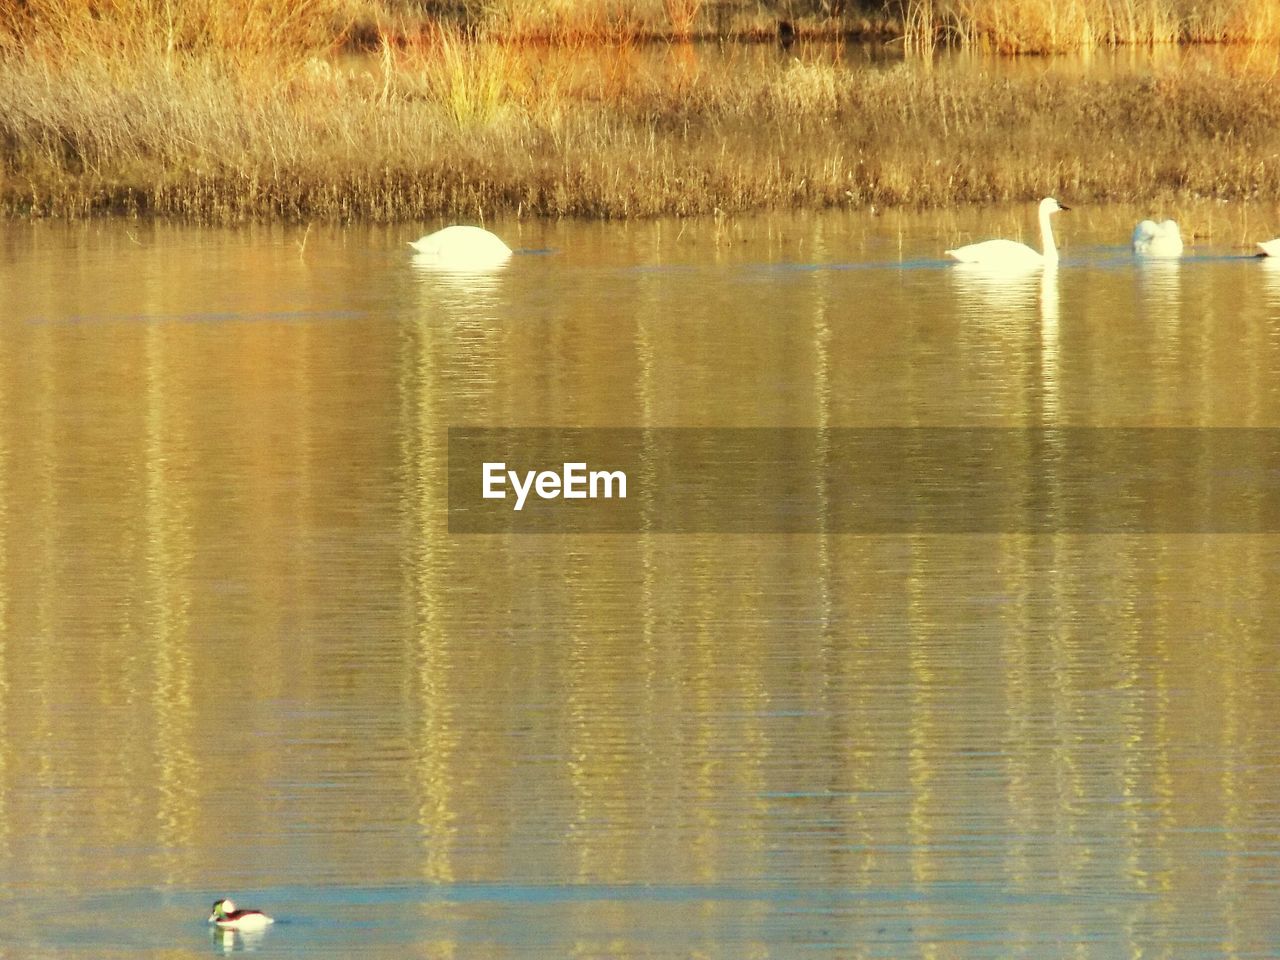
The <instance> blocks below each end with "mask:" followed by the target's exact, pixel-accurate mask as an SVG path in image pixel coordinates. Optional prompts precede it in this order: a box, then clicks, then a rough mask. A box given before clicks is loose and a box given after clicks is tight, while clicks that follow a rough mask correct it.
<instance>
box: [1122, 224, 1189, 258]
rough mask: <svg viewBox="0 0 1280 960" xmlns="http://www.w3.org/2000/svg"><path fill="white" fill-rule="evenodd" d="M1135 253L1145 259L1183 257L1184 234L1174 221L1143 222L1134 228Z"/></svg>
mask: <svg viewBox="0 0 1280 960" xmlns="http://www.w3.org/2000/svg"><path fill="white" fill-rule="evenodd" d="M1133 252H1134V253H1136V254H1138V255H1139V256H1144V257H1180V256H1182V232H1181V231H1180V230H1179V229H1178V225H1177V224H1176V223H1175V222H1174V221H1172V220H1164V221H1161V222H1160V223H1156V222H1155V221H1154V220H1143V221H1142V222H1141V223H1140V224H1138V225H1137V226H1136V227H1134V228H1133Z"/></svg>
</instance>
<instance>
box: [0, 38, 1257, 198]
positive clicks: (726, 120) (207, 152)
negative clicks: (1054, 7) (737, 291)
mask: <svg viewBox="0 0 1280 960" xmlns="http://www.w3.org/2000/svg"><path fill="white" fill-rule="evenodd" d="M770 63H772V66H769V67H767V68H762V67H760V65H759V62H758V61H755V62H754V64H755V65H754V66H753V67H752V68H751V69H746V68H744V69H740V70H739V69H733V64H732V63H730V64H729V65H728V68H726V65H725V63H723V62H722V61H717V62H716V65H715V69H708V68H705V67H704V66H703V65H702V64H700V62H699V60H698V57H697V53H696V49H695V48H686V47H673V48H671V50H670V51H669V52H668V53H667V54H665V55H662V56H652V55H650V56H643V57H642V56H638V55H637V54H636V51H635V50H634V49H633V48H628V47H626V46H625V45H619V46H617V47H614V48H609V49H608V50H607V52H606V53H605V54H604V55H602V56H600V57H598V58H596V59H594V60H589V61H583V62H577V61H574V60H572V58H569V59H565V60H558V59H554V58H552V59H548V58H547V57H546V52H545V51H540V50H528V49H525V48H522V47H518V46H513V45H510V44H502V43H499V42H494V41H474V42H473V41H468V40H466V39H465V38H464V37H463V36H461V35H460V34H459V33H457V32H453V33H450V32H447V31H445V32H441V33H439V34H438V35H436V36H434V37H424V39H423V40H422V41H421V43H420V44H419V45H418V46H415V47H413V48H406V47H392V46H390V45H387V46H386V47H384V49H383V51H382V52H381V53H380V55H379V56H378V57H377V58H374V59H373V60H372V61H370V62H367V63H360V64H356V65H345V66H344V65H342V64H340V63H336V62H334V61H331V60H329V59H327V58H323V57H313V58H311V59H309V60H301V61H298V62H297V63H295V64H293V65H290V66H288V67H282V66H281V65H280V64H279V63H272V64H269V65H265V66H263V67H262V69H261V70H259V71H257V72H254V71H252V70H250V69H249V68H247V67H246V66H245V65H244V64H243V63H238V64H228V63H227V62H226V61H224V60H222V59H220V58H216V57H197V56H188V57H185V58H181V59H178V60H176V61H174V62H171V63H163V62H159V61H155V62H152V61H143V62H138V61H134V60H128V59H116V60H111V59H108V58H101V59H99V60H96V61H90V62H67V61H65V60H57V59H51V58H47V57H43V56H41V57H32V56H23V57H6V58H0V89H3V90H4V91H5V97H4V100H3V106H2V107H0V145H2V147H0V148H2V149H3V163H4V166H3V171H4V172H3V178H2V179H0V204H2V206H3V208H4V209H5V210H6V211H8V212H10V213H19V214H29V215H49V214H56V215H73V216H83V215H89V214H94V213H98V212H104V211H125V212H132V211H138V212H153V213H159V214H166V215H175V216H181V217H189V218H195V219H201V220H209V221H219V222H226V221H235V220H239V219H243V218H256V217H286V218H293V219H302V218H332V219H339V220H341V219H349V218H367V219H374V220H394V219H408V218H424V217H427V216H435V215H441V214H448V215H453V216H457V217H472V218H475V217H492V216H494V215H495V214H498V213H512V212H519V213H523V214H536V215H548V216H565V215H573V216H591V217H633V216H648V215H655V214H682V215H689V214H700V213H708V212H711V211H714V210H721V211H737V210H746V209H751V208H761V207H770V206H793V207H794V206H804V207H821V206H830V205H851V206H863V205H868V204H881V205H887V204H911V205H937V204H952V203H959V202H969V201H990V200H1010V199H1031V198H1035V197H1038V196H1041V195H1044V194H1047V193H1056V194H1059V195H1061V196H1064V197H1072V198H1074V199H1077V200H1086V199H1115V200H1140V199H1146V198H1151V197H1154V196H1157V195H1161V196H1162V195H1169V194H1181V195H1193V194H1194V195H1204V196H1216V197H1223V198H1246V197H1254V196H1257V195H1259V194H1261V195H1264V196H1266V197H1268V198H1276V197H1280V160H1278V159H1277V158H1278V157H1280V102H1277V101H1275V100H1274V98H1273V99H1267V98H1260V97H1258V95H1257V87H1258V82H1259V80H1258V76H1257V75H1256V74H1255V73H1253V72H1250V71H1241V72H1239V73H1234V72H1232V73H1222V72H1202V71H1186V70H1183V71H1179V72H1170V73H1168V74H1167V75H1162V76H1159V77H1157V78H1154V79H1153V78H1149V77H1148V78H1144V77H1137V76H1121V77H1112V78H1107V79H1079V78H1070V77H1054V76H1052V75H1050V76H1036V77H1032V76H1026V77H1022V78H997V77H992V76H983V75H980V74H974V73H966V74H958V73H949V72H948V73H943V72H934V73H930V72H927V71H923V70H920V69H916V68H914V67H912V66H911V65H910V64H907V65H904V66H901V67H898V68H894V69H889V70H882V71H867V70H854V69H851V68H847V67H844V66H841V65H840V64H839V63H833V62H831V61H830V60H829V59H827V58H819V57H813V58H807V59H805V58H796V57H786V58H784V57H777V58H774V59H773V60H771V61H770ZM566 64H569V66H566ZM611 76H612V77H614V79H613V80H612V81H610V80H609V77H611Z"/></svg>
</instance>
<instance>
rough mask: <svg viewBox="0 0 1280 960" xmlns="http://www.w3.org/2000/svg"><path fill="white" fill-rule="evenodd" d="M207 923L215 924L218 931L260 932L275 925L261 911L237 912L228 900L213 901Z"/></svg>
mask: <svg viewBox="0 0 1280 960" xmlns="http://www.w3.org/2000/svg"><path fill="white" fill-rule="evenodd" d="M207 922H209V923H214V924H217V925H218V929H220V930H262V929H264V928H265V927H267V926H268V925H269V924H272V923H275V921H274V920H272V919H271V918H270V917H268V916H267V915H266V914H265V913H263V912H262V911H261V910H237V909H236V905H235V904H234V903H232V902H231V901H230V900H215V901H214V902H213V913H211V914H209V919H208V921H207Z"/></svg>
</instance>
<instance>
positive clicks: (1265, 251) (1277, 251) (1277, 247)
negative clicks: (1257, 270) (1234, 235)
mask: <svg viewBox="0 0 1280 960" xmlns="http://www.w3.org/2000/svg"><path fill="white" fill-rule="evenodd" d="M1258 249H1259V250H1261V251H1262V253H1260V254H1259V256H1262V257H1280V237H1276V238H1275V239H1274V240H1263V241H1262V242H1260V243H1259V244H1258Z"/></svg>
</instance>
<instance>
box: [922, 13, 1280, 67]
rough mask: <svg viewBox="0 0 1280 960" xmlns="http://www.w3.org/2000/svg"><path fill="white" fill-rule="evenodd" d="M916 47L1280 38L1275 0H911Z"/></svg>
mask: <svg viewBox="0 0 1280 960" xmlns="http://www.w3.org/2000/svg"><path fill="white" fill-rule="evenodd" d="M903 10H904V22H905V34H906V42H907V45H908V47H909V48H911V49H918V50H930V49H932V46H933V45H934V44H936V43H937V42H939V41H940V40H946V41H949V42H954V43H958V44H961V45H964V46H968V47H974V48H978V49H986V50H993V51H996V52H999V53H1013V54H1023V53H1057V52H1063V51H1068V50H1079V49H1085V48H1089V47H1092V46H1096V45H1098V44H1110V45H1113V46H1118V45H1122V44H1129V45H1153V44H1172V43H1266V44H1276V43H1280V4H1277V3H1276V2H1275V0H1196V2H1187V0H1017V2H1014V0H903Z"/></svg>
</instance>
